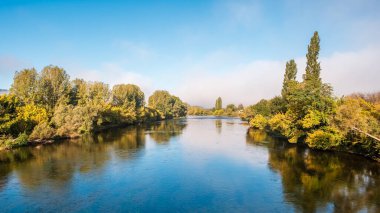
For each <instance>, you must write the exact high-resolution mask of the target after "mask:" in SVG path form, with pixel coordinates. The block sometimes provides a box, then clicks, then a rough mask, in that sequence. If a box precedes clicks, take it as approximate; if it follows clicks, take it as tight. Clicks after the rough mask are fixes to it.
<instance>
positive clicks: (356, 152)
mask: <svg viewBox="0 0 380 213" xmlns="http://www.w3.org/2000/svg"><path fill="white" fill-rule="evenodd" d="M251 130H253V131H265V132H266V133H267V134H268V135H270V136H271V137H275V138H279V139H281V140H284V141H286V142H287V143H289V144H296V145H297V146H302V147H307V148H309V149H311V150H318V151H323V152H341V153H348V154H352V155H357V156H361V157H365V158H367V159H370V160H373V161H376V162H378V163H380V155H371V154H368V153H365V152H362V151H360V148H358V147H356V148H355V147H344V146H337V147H330V148H328V149H317V148H312V147H309V146H308V144H307V143H305V142H304V141H299V142H297V143H291V142H289V140H288V138H287V137H286V136H284V135H282V134H281V133H279V132H276V131H272V130H270V129H265V130H259V129H256V128H252V127H250V128H249V129H248V130H247V134H249V131H251Z"/></svg>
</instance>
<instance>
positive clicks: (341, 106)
mask: <svg viewBox="0 0 380 213" xmlns="http://www.w3.org/2000/svg"><path fill="white" fill-rule="evenodd" d="M319 51H320V38H319V35H318V32H315V33H314V35H313V36H312V38H311V40H310V44H309V45H308V52H307V54H306V58H307V64H306V69H305V73H304V74H303V76H302V81H297V79H296V76H297V72H298V70H297V64H296V63H295V61H294V60H290V61H288V62H287V63H286V67H285V74H284V80H283V87H282V91H281V96H277V97H274V98H272V99H270V100H265V99H263V100H261V101H259V102H258V103H256V104H254V105H251V106H248V107H246V108H245V109H244V112H243V113H242V114H241V117H242V118H243V119H245V120H248V121H249V123H250V126H251V127H252V128H256V129H262V130H267V131H270V132H271V133H274V134H278V135H281V136H283V137H285V138H287V139H288V141H289V142H290V143H303V144H306V145H307V146H309V147H310V148H315V149H323V150H327V149H333V150H344V151H349V152H355V153H359V154H363V155H366V156H369V157H372V158H373V159H377V160H380V140H379V138H380V93H374V94H353V95H349V96H343V97H340V98H337V97H334V96H333V88H332V86H331V85H330V84H327V83H323V81H322V79H321V76H320V73H321V66H320V62H319V58H318V57H319Z"/></svg>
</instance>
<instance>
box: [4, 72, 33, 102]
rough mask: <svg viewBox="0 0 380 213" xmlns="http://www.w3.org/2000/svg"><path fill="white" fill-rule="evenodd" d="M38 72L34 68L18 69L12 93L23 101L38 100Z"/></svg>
mask: <svg viewBox="0 0 380 213" xmlns="http://www.w3.org/2000/svg"><path fill="white" fill-rule="evenodd" d="M37 80H38V73H37V71H36V70H35V69H34V68H32V69H23V70H21V71H17V72H16V73H15V76H14V78H13V84H12V86H11V89H10V94H12V95H14V96H16V97H18V99H19V100H20V101H22V102H23V103H34V102H35V101H36V97H35V96H36V89H37Z"/></svg>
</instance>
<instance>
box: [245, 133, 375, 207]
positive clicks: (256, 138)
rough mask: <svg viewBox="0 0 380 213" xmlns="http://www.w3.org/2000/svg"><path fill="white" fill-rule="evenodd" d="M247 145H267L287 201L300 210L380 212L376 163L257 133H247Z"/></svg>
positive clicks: (271, 166)
mask: <svg viewBox="0 0 380 213" xmlns="http://www.w3.org/2000/svg"><path fill="white" fill-rule="evenodd" d="M263 141H264V143H262V142H263ZM265 141H267V142H268V141H270V143H265ZM247 144H251V145H254V146H257V145H260V146H263V145H265V146H268V151H269V159H268V164H269V165H268V166H269V167H270V169H271V170H273V171H275V172H277V173H278V174H280V175H281V178H282V185H283V193H284V198H285V200H286V201H287V202H289V203H292V204H293V205H294V206H295V208H296V209H297V210H299V211H302V212H316V211H321V210H326V209H333V210H334V211H335V212H358V211H360V210H365V211H368V212H380V187H378V186H380V171H379V169H378V165H377V163H376V162H372V161H370V160H367V159H364V158H363V157H360V156H354V155H351V154H345V153H335V152H322V151H313V150H309V149H306V148H303V147H300V146H296V145H291V144H287V143H286V142H283V141H281V140H277V139H275V138H272V137H270V136H268V135H267V134H266V133H265V132H264V131H257V130H249V131H248V133H247Z"/></svg>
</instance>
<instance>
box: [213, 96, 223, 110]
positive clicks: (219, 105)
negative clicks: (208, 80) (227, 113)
mask: <svg viewBox="0 0 380 213" xmlns="http://www.w3.org/2000/svg"><path fill="white" fill-rule="evenodd" d="M222 108H223V105H222V98H221V97H218V98H217V99H216V101H215V110H220V109H222Z"/></svg>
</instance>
